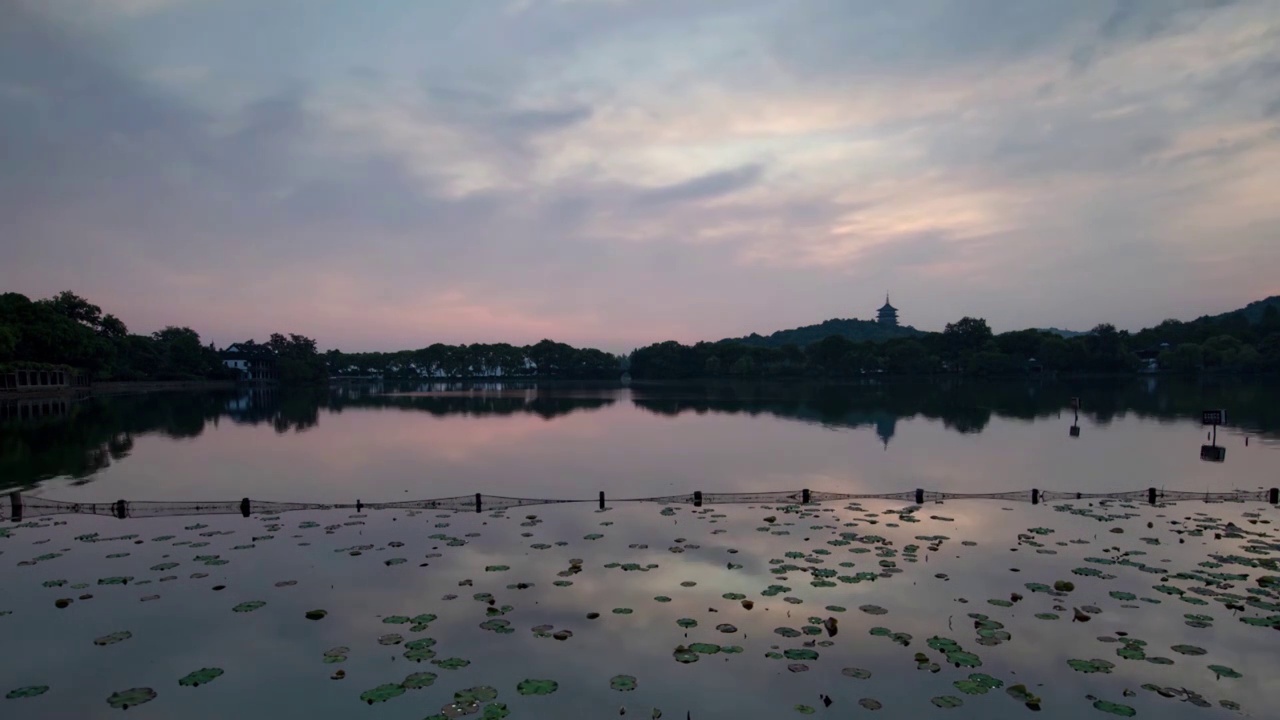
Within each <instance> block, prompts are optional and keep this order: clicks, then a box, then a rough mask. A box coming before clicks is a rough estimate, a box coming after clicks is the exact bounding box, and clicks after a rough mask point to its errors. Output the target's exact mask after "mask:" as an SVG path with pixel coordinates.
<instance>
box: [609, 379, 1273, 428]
mask: <svg viewBox="0 0 1280 720" xmlns="http://www.w3.org/2000/svg"><path fill="white" fill-rule="evenodd" d="M1277 396H1280V383H1278V382H1276V381H1274V380H1262V381H1259V380H1240V379H1237V378H1220V379H1212V380H1208V381H1195V380H1186V379H1178V378H1160V379H1158V380H1157V379H1155V378H1143V379H1139V380H1133V379H1128V378H1124V379H1114V380H1106V379H1090V380H1079V381H1031V382H981V381H972V380H946V379H940V380H901V381H888V382H869V383H864V384H843V385H822V384H799V383H767V382H763V383H729V382H721V383H705V384H704V383H688V384H679V385H647V384H639V385H637V386H635V387H634V388H633V399H634V401H635V404H636V406H637V407H640V408H643V409H645V410H648V411H650V412H653V413H657V414H661V415H678V414H680V413H682V412H695V413H706V412H724V413H735V414H736V413H743V414H748V415H759V414H770V415H775V416H778V417H783V418H789V419H795V420H803V421H809V422H815V423H820V424H823V425H828V426H832V427H850V428H859V427H872V426H874V427H875V428H876V430H877V434H879V435H880V437H881V439H882V440H884V441H885V442H886V443H887V442H888V439H889V438H892V437H893V434H894V422H893V421H896V420H898V419H910V418H913V417H915V416H917V415H919V416H921V417H925V418H928V419H930V420H936V421H939V422H941V423H942V424H943V426H944V427H947V428H949V429H952V430H955V431H957V432H961V433H978V432H982V431H983V430H984V429H985V428H986V426H987V425H988V424H989V423H990V421H991V418H992V416H993V415H994V416H996V417H1000V418H1009V419H1019V420H1028V421H1030V420H1035V419H1038V418H1046V417H1050V416H1055V415H1058V414H1061V413H1063V412H1064V411H1065V412H1069V408H1070V405H1071V398H1072V397H1078V398H1080V403H1081V411H1080V414H1081V416H1082V417H1085V418H1088V419H1091V420H1092V421H1093V422H1094V423H1097V424H1099V425H1107V424H1109V423H1111V422H1112V421H1114V420H1115V419H1117V418H1123V417H1125V416H1126V415H1128V414H1130V413H1132V414H1134V415H1137V416H1138V417H1153V418H1158V419H1164V420H1170V421H1172V420H1188V419H1195V418H1198V417H1199V416H1200V411H1201V410H1203V409H1206V408H1218V407H1222V408H1229V411H1228V413H1227V415H1228V420H1230V421H1231V424H1232V425H1233V426H1236V427H1240V428H1242V429H1244V430H1246V431H1248V432H1250V433H1256V434H1261V435H1263V436H1267V437H1271V438H1280V403H1276V402H1274V398H1275V397H1277ZM887 418H889V419H892V421H889V420H887Z"/></svg>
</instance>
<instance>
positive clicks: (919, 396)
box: [0, 378, 1280, 489]
mask: <svg viewBox="0 0 1280 720" xmlns="http://www.w3.org/2000/svg"><path fill="white" fill-rule="evenodd" d="M381 389H382V388H381V387H375V386H371V387H365V388H351V387H343V388H335V389H334V390H332V391H329V390H324V389H307V390H299V391H294V390H281V389H276V388H256V389H252V390H242V391H230V392H205V393H146V394H138V395H124V396H115V397H91V398H87V399H83V400H79V401H75V402H71V403H70V404H69V410H68V412H67V413H66V414H65V415H63V416H60V417H41V418H39V419H36V420H21V421H16V422H10V423H4V424H0V489H4V488H9V487H17V486H23V485H29V484H31V483H34V482H37V481H39V480H42V479H46V478H51V477H58V476H69V477H72V478H77V479H78V480H79V481H81V482H88V481H90V480H91V479H92V477H93V476H94V475H95V474H96V473H98V472H100V471H102V470H104V469H106V468H107V467H110V465H111V464H112V463H113V462H118V461H120V460H122V459H124V458H127V457H128V456H129V454H130V453H131V452H132V450H133V445H134V442H135V440H136V439H137V438H138V437H140V436H144V435H150V434H159V435H162V436H165V437H170V438H178V439H181V438H193V437H197V436H199V435H200V434H201V433H202V432H204V430H205V428H206V427H207V425H208V423H210V422H212V423H214V424H217V423H219V422H222V421H230V422H233V423H237V424H246V425H269V426H270V427H271V428H272V429H273V430H274V431H275V432H278V433H287V432H302V431H305V430H307V429H309V428H312V427H315V426H316V425H318V424H319V422H320V414H321V411H326V412H332V413H338V412H342V411H343V410H344V409H348V408H361V409H378V410H398V411H403V412H424V413H428V414H430V415H432V416H435V417H446V416H463V417H489V416H493V417H506V416H516V415H535V416H537V417H541V418H545V419H553V418H557V417H562V416H565V415H568V414H570V413H574V412H579V411H589V410H595V409H599V408H603V407H606V406H608V405H611V404H613V403H614V402H615V401H616V397H617V396H618V394H619V390H618V389H617V388H616V387H614V388H612V389H611V390H607V391H604V392H602V391H601V388H600V386H598V385H597V386H594V387H591V386H583V387H575V386H555V387H552V388H549V389H547V388H544V389H543V390H542V391H538V390H536V389H535V388H534V387H533V386H528V387H519V386H513V385H503V386H502V387H480V386H476V387H463V388H446V389H461V390H466V391H468V392H470V393H472V394H453V395H431V396H410V395H383V394H379V392H380V390H381ZM405 389H416V388H405ZM432 389H438V388H432ZM1278 391H1280V382H1277V381H1275V380H1270V381H1258V380H1253V381H1243V380H1240V379H1236V378H1222V379H1218V380H1206V381H1199V382H1197V381H1194V380H1181V379H1173V378H1159V379H1155V378H1143V379H1139V380H1131V379H1122V380H1088V381H1078V382H1071V381H1059V382H1052V381H1045V382H975V381H956V380H938V381H920V380H916V381H900V382H888V383H868V384H845V385H823V384H805V383H798V382H793V383H779V382H775V383H768V382H757V383H730V382H722V383H708V384H699V383H690V384H673V385H648V384H641V385H637V386H635V387H633V389H632V399H633V401H634V403H635V405H636V406H637V407H639V408H642V409H644V410H646V411H648V412H652V413H657V414H661V415H678V414H680V413H685V412H693V413H699V414H702V413H742V414H748V415H761V414H764V415H772V416H777V417H782V418H788V419H794V420H802V421H808V422H814V423H820V424H823V425H826V426H829V427H852V428H863V427H865V428H873V429H874V430H875V432H876V434H877V435H878V436H879V437H880V439H881V441H883V442H884V443H885V444H886V445H887V444H888V443H889V442H890V441H891V440H892V439H893V438H894V436H895V433H896V432H897V421H898V420H900V419H910V418H914V417H916V416H920V417H924V418H928V419H930V420H934V421H937V422H941V423H942V424H943V426H944V427H946V428H949V429H951V430H954V431H956V432H961V433H977V432H981V431H982V430H983V429H985V428H986V427H987V425H988V424H989V423H990V422H991V418H992V416H995V417H1000V418H1012V419H1022V420H1028V421H1030V420H1034V419H1037V418H1045V417H1050V416H1055V415H1059V414H1063V415H1065V419H1067V420H1068V421H1069V419H1070V409H1069V408H1070V401H1071V398H1072V397H1079V398H1080V399H1081V405H1082V409H1081V413H1080V414H1081V416H1082V417H1083V418H1085V419H1090V420H1092V421H1093V422H1095V423H1099V424H1106V423H1110V422H1112V421H1113V420H1115V419H1116V418H1123V417H1125V416H1126V415H1128V414H1131V413H1132V414H1134V415H1137V416H1139V417H1152V418H1159V419H1163V420H1180V421H1186V420H1191V421H1195V419H1196V418H1198V417H1199V413H1200V411H1201V410H1203V409H1206V408H1218V407H1221V408H1227V411H1228V413H1227V414H1228V420H1230V421H1231V424H1232V425H1233V426H1236V427H1241V428H1244V429H1245V430H1246V431H1247V432H1249V433H1251V434H1260V435H1262V436H1263V437H1265V438H1270V439H1278V438H1280V403H1276V402H1274V398H1275V397H1277V396H1280V392H1278Z"/></svg>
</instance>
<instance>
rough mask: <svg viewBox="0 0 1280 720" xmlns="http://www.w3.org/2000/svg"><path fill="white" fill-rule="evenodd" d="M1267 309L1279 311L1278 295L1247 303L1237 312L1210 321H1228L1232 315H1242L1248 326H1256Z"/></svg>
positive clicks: (1217, 316) (1224, 314)
mask: <svg viewBox="0 0 1280 720" xmlns="http://www.w3.org/2000/svg"><path fill="white" fill-rule="evenodd" d="M1269 307H1273V308H1275V309H1276V310H1277V311H1280V295H1272V296H1271V297H1269V298H1267V299H1265V300H1254V301H1253V302H1251V303H1249V304H1248V305H1245V306H1244V307H1242V308H1240V309H1239V310H1232V311H1231V312H1228V313H1223V314H1221V315H1215V316H1214V317H1213V318H1211V319H1213V320H1228V319H1230V317H1231V316H1232V315H1243V316H1244V318H1245V319H1246V320H1248V321H1249V324H1250V325H1256V324H1258V323H1260V322H1262V315H1263V313H1265V312H1266V311H1267V308H1269Z"/></svg>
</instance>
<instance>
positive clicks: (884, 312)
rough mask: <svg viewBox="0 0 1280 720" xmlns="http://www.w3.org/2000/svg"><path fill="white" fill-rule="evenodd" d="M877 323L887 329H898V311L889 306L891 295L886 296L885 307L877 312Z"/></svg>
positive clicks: (886, 294)
mask: <svg viewBox="0 0 1280 720" xmlns="http://www.w3.org/2000/svg"><path fill="white" fill-rule="evenodd" d="M876 322H878V323H880V324H881V325H884V326H885V327H898V309H897V308H895V307H894V306H892V305H890V304H889V294H888V293H885V295H884V307H882V308H880V309H879V310H878V311H876Z"/></svg>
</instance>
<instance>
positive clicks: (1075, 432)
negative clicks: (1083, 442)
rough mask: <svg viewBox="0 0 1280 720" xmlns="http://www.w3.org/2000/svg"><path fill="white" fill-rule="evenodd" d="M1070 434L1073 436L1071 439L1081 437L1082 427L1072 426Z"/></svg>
mask: <svg viewBox="0 0 1280 720" xmlns="http://www.w3.org/2000/svg"><path fill="white" fill-rule="evenodd" d="M1070 434H1071V437H1080V426H1079V425H1072V426H1071V433H1070Z"/></svg>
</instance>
